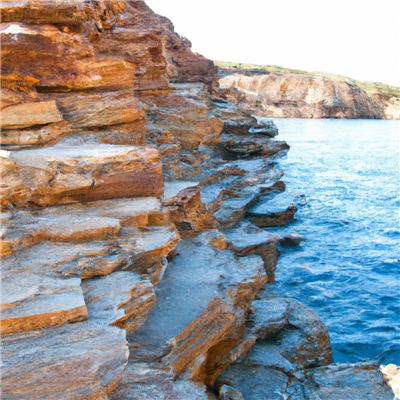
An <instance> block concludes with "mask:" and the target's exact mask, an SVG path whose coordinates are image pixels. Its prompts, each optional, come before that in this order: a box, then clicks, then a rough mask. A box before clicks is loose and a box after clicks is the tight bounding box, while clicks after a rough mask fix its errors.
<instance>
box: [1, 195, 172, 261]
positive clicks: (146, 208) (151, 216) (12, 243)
mask: <svg viewBox="0 0 400 400" xmlns="http://www.w3.org/2000/svg"><path fill="white" fill-rule="evenodd" d="M2 215H3V219H2V221H3V223H2V227H3V233H2V237H1V256H2V257H8V256H10V255H11V254H14V253H16V252H18V251H20V250H22V249H24V248H29V247H31V246H34V245H36V244H38V243H41V242H45V241H51V242H59V243H60V242H65V243H67V242H69V243H80V242H89V241H92V240H100V239H107V238H112V237H117V236H118V235H121V229H122V228H123V227H124V226H137V227H138V228H140V229H145V228H146V227H147V226H148V225H156V224H157V225H158V224H159V225H162V224H164V220H165V218H166V216H165V215H164V214H163V211H162V206H161V202H160V200H158V199H157V198H154V197H148V198H142V199H113V200H101V201H96V202H88V203H78V204H73V205H65V206H58V207H47V208H44V209H38V210H33V211H32V210H19V211H16V212H14V213H11V212H8V213H3V214H2Z"/></svg>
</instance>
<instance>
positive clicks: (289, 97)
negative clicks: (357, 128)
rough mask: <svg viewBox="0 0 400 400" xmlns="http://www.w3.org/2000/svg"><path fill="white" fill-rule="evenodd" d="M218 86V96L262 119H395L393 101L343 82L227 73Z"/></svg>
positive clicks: (268, 74)
mask: <svg viewBox="0 0 400 400" xmlns="http://www.w3.org/2000/svg"><path fill="white" fill-rule="evenodd" d="M219 83H220V85H221V88H222V93H221V94H220V96H225V98H226V99H227V100H228V101H233V102H234V103H235V104H236V105H237V106H238V107H239V108H240V109H241V110H242V111H244V112H251V113H253V114H256V115H258V116H262V117H276V118H378V119H380V118H383V119H398V118H399V116H398V114H399V106H398V104H397V103H398V99H397V98H393V99H383V98H382V97H380V98H378V97H377V96H372V95H368V94H367V93H366V92H364V91H363V90H362V89H360V88H358V87H357V86H354V85H350V84H348V83H347V82H341V81H334V80H331V79H328V78H323V77H319V76H308V75H299V74H291V73H280V72H266V73H262V72H258V73H251V72H249V71H240V72H237V73H233V72H231V71H229V72H228V71H227V72H226V74H225V76H223V77H222V78H221V79H220V80H219ZM224 88H229V89H234V91H224Z"/></svg>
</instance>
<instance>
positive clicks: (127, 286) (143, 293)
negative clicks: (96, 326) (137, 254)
mask: <svg viewBox="0 0 400 400" xmlns="http://www.w3.org/2000/svg"><path fill="white" fill-rule="evenodd" d="M82 290H83V293H84V296H85V302H86V304H87V310H88V317H89V319H92V318H96V319H100V320H101V321H103V322H104V323H108V324H109V325H115V326H119V327H120V328H125V329H127V330H135V329H138V328H139V327H140V325H141V324H142V323H143V321H144V320H145V318H146V316H147V314H148V313H149V312H150V310H151V308H152V307H153V305H154V304H155V302H156V297H155V294H154V286H153V285H152V284H151V283H150V282H149V281H147V280H143V279H142V278H141V276H140V275H138V274H136V273H134V272H132V271H118V272H114V273H113V274H111V275H107V276H102V277H100V278H98V279H85V280H84V281H83V282H82Z"/></svg>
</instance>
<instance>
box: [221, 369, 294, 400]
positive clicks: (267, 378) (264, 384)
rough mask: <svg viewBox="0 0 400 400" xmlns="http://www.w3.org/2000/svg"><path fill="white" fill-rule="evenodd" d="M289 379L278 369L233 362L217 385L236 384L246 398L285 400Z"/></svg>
mask: <svg viewBox="0 0 400 400" xmlns="http://www.w3.org/2000/svg"><path fill="white" fill-rule="evenodd" d="M288 381H289V378H288V377H287V376H286V375H285V374H284V373H283V372H281V371H278V370H274V369H268V368H264V367H260V366H254V365H238V364H232V365H231V366H230V367H229V368H228V369H226V370H225V371H224V372H222V374H220V375H219V376H218V380H217V381H216V383H215V386H217V387H218V386H222V387H223V385H231V386H234V387H235V388H236V389H238V390H239V391H240V392H241V393H242V395H243V399H244V400H284V399H285V397H284V392H285V390H286V387H287V384H288Z"/></svg>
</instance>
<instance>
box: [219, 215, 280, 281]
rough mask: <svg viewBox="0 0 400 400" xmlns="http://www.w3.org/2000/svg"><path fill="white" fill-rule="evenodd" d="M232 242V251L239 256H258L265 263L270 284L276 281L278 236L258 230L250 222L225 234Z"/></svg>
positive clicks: (243, 223) (241, 224)
mask: <svg viewBox="0 0 400 400" xmlns="http://www.w3.org/2000/svg"><path fill="white" fill-rule="evenodd" d="M224 234H225V236H226V238H227V239H228V240H229V241H230V242H231V244H230V249H231V250H232V251H234V252H235V253H238V254H257V255H259V256H260V257H261V258H262V259H263V261H264V268H265V271H266V273H267V276H268V281H269V282H274V281H275V274H274V272H275V269H276V266H277V265H278V256H279V253H278V248H277V241H278V235H276V234H272V233H269V232H266V231H263V230H262V229H259V228H257V227H256V226H254V225H253V224H251V223H249V222H242V223H240V225H239V226H238V227H237V228H233V229H228V230H226V231H225V232H224Z"/></svg>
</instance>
